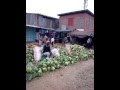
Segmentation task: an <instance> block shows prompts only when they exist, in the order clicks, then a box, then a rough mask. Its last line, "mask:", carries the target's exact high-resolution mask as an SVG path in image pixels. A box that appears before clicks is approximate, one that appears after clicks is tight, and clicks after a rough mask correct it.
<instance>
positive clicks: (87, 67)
mask: <svg viewBox="0 0 120 90" xmlns="http://www.w3.org/2000/svg"><path fill="white" fill-rule="evenodd" d="M26 90H94V60H92V59H90V60H87V61H80V62H77V63H76V64H74V65H70V66H67V67H65V68H61V69H59V70H56V71H53V72H49V73H46V74H45V75H43V76H42V77H40V78H39V79H38V78H37V79H34V80H32V81H31V82H28V83H26Z"/></svg>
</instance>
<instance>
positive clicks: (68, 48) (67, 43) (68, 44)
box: [64, 36, 71, 54]
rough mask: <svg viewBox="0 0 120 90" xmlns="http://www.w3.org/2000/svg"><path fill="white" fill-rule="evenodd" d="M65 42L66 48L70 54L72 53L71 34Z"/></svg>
mask: <svg viewBox="0 0 120 90" xmlns="http://www.w3.org/2000/svg"><path fill="white" fill-rule="evenodd" d="M64 44H65V49H66V51H67V52H68V54H71V44H70V37H69V36H67V37H65V38H64Z"/></svg>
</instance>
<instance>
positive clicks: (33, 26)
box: [26, 25, 55, 30]
mask: <svg viewBox="0 0 120 90" xmlns="http://www.w3.org/2000/svg"><path fill="white" fill-rule="evenodd" d="M26 26H27V27H32V28H39V29H46V30H55V29H53V28H44V27H39V26H35V25H26Z"/></svg>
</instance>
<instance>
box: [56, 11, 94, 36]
mask: <svg viewBox="0 0 120 90" xmlns="http://www.w3.org/2000/svg"><path fill="white" fill-rule="evenodd" d="M58 15H59V16H60V17H59V26H60V27H62V28H63V27H64V28H65V29H69V30H71V31H76V30H78V31H79V35H88V34H90V33H93V32H94V14H93V13H92V12H90V11H89V10H81V11H74V12H68V13H63V14H58ZM74 35H78V33H74Z"/></svg>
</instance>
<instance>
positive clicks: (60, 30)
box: [56, 29, 71, 32]
mask: <svg viewBox="0 0 120 90" xmlns="http://www.w3.org/2000/svg"><path fill="white" fill-rule="evenodd" d="M56 32H71V30H68V29H65V30H63V29H58V30H56Z"/></svg>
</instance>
